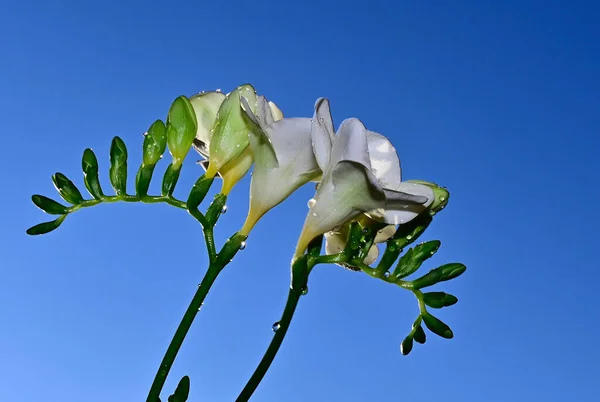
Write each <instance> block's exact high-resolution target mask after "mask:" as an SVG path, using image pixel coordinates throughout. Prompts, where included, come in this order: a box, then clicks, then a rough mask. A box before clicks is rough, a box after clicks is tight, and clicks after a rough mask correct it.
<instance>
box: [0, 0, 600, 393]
mask: <svg viewBox="0 0 600 402" xmlns="http://www.w3.org/2000/svg"><path fill="white" fill-rule="evenodd" d="M1 15H2V23H1V24H0V54H1V58H0V60H1V62H0V110H1V116H2V122H3V124H2V126H3V127H2V139H3V153H2V154H3V155H2V158H1V159H0V167H1V171H2V173H3V175H2V180H3V185H2V187H1V190H0V191H1V192H2V201H1V210H2V214H3V215H2V216H3V218H2V225H1V226H0V227H1V228H0V244H1V248H0V251H1V254H0V255H1V257H2V258H1V261H2V263H1V265H2V268H1V273H2V279H1V280H0V400H2V401H15V402H38V401H42V400H43V401H59V400H60V401H62V402H99V401H102V402H104V401H141V400H145V397H146V393H147V390H148V388H149V386H150V383H151V381H152V378H153V376H154V374H155V370H156V368H157V366H158V364H159V362H160V359H161V358H162V355H163V353H164V351H165V349H166V346H167V344H168V342H169V340H170V339H171V336H172V334H173V331H174V329H175V326H176V325H177V323H178V322H179V319H180V317H181V314H182V313H183V311H184V309H185V307H186V306H187V304H188V301H189V299H190V298H191V296H192V294H193V293H194V291H195V289H196V285H197V283H198V282H199V281H200V279H201V277H202V275H203V273H204V271H205V267H206V258H205V249H204V244H203V242H202V240H201V232H200V228H199V226H198V224H197V223H196V222H195V221H194V220H193V219H192V218H191V217H189V216H187V215H186V214H185V213H184V212H182V211H181V210H177V209H175V208H171V207H167V206H163V205H131V204H128V205H115V204H113V205H107V206H98V207H95V208H92V209H88V210H84V211H80V212H78V213H76V214H74V215H73V216H72V217H69V218H68V219H67V220H66V221H65V223H64V224H63V226H62V227H61V228H60V229H59V230H57V231H56V232H54V233H52V234H50V235H46V236H42V237H36V238H33V237H28V236H27V235H26V234H25V229H26V228H28V227H29V226H32V225H34V224H36V223H38V222H41V221H45V220H49V219H48V216H47V215H44V214H43V213H42V212H41V211H39V210H38V209H36V208H35V207H34V206H33V204H31V202H30V198H29V197H30V195H31V194H34V193H41V194H45V195H48V196H52V197H57V195H56V193H55V191H54V189H53V186H52V183H51V180H50V176H51V175H52V174H53V173H54V172H56V171H60V172H63V173H65V174H67V176H69V177H71V178H72V179H73V180H74V181H75V182H76V183H77V184H78V185H80V186H81V188H82V189H83V185H82V179H81V171H80V166H81V165H80V163H81V162H80V159H81V154H82V152H83V150H84V149H85V148H86V147H92V148H93V149H94V150H95V151H96V153H97V155H98V157H99V160H100V163H101V169H102V172H101V174H102V180H103V183H104V186H105V189H106V190H107V191H108V189H109V188H110V187H109V186H108V180H107V170H108V150H109V146H110V141H111V138H112V137H113V136H115V135H119V136H121V137H122V138H123V139H124V140H125V142H126V143H127V145H128V146H129V149H130V166H131V167H130V170H131V174H130V177H131V178H133V174H134V173H133V172H134V169H137V166H138V164H139V162H140V159H141V143H142V133H143V132H144V131H145V130H146V129H147V127H148V126H149V125H150V124H151V123H152V121H154V120H155V119H157V118H164V117H165V116H166V112H167V110H168V107H169V105H170V103H171V101H172V100H173V99H174V98H175V97H176V96H178V95H181V94H185V95H192V94H194V93H196V92H199V91H201V90H213V89H216V88H221V89H223V90H224V91H230V90H232V89H233V88H235V87H236V86H237V85H239V84H242V83H246V82H250V83H252V84H253V85H254V86H255V87H256V88H257V89H258V90H259V92H261V93H263V94H265V95H266V96H267V97H269V98H270V99H272V100H274V101H275V102H276V103H277V104H278V105H279V106H280V107H281V108H282V110H283V111H284V112H285V114H286V115H287V116H311V115H312V108H313V104H314V101H315V99H316V98H317V97H320V96H325V97H328V98H329V99H330V100H331V104H332V111H333V116H334V121H335V123H336V125H337V124H339V123H340V122H341V121H342V120H343V119H345V118H347V117H352V116H356V117H359V118H360V119H362V120H363V122H364V123H365V124H366V125H367V127H369V128H370V129H372V130H374V131H377V132H381V133H383V134H385V135H387V136H389V137H390V138H391V140H392V141H393V143H394V144H395V146H396V147H397V149H398V152H399V154H400V158H401V160H402V166H403V172H404V178H405V179H425V180H430V181H435V182H437V183H439V184H442V185H445V186H447V187H448V188H449V190H450V191H451V201H450V204H449V206H448V208H447V209H446V210H444V211H443V213H441V214H440V215H438V216H437V217H436V219H435V221H434V223H433V225H432V226H431V227H430V229H429V230H428V231H427V233H426V234H425V236H424V237H423V239H424V240H429V239H440V240H442V243H443V245H442V248H441V249H440V251H439V253H438V254H437V255H436V256H435V257H434V259H432V260H431V261H430V262H429V263H427V264H426V266H425V267H424V268H423V269H424V270H427V269H429V268H433V267H434V266H437V265H441V264H443V263H446V262H452V261H459V262H464V263H465V264H466V265H467V266H468V270H467V273H466V274H465V275H463V276H462V277H460V278H459V279H457V280H456V281H452V282H446V283H444V284H442V286H438V287H437V289H439V290H445V291H447V292H450V293H453V294H455V295H457V296H458V297H459V299H460V302H459V303H458V304H457V305H456V306H453V307H450V308H448V309H445V310H442V311H440V312H439V317H440V318H442V319H443V320H444V321H445V322H447V323H448V324H449V325H450V326H451V327H452V328H453V330H454V332H455V338H454V339H453V340H444V339H441V338H438V337H435V336H429V339H428V342H427V344H426V345H424V346H421V345H416V346H415V348H414V350H413V352H412V353H411V354H410V355H409V356H408V357H403V356H402V355H401V354H400V351H399V345H400V342H401V340H402V339H403V337H404V336H405V335H406V333H407V332H408V331H409V330H410V326H411V324H412V321H413V320H414V318H415V317H416V314H417V305H416V302H415V300H414V298H413V297H412V295H410V294H409V293H408V292H406V291H403V290H402V289H399V288H396V287H393V286H391V285H387V284H385V283H383V282H381V281H377V280H374V279H372V278H369V277H367V276H366V275H363V274H358V273H352V272H349V271H346V270H343V269H342V268H340V267H337V266H319V267H318V269H316V270H315V272H314V273H313V275H312V276H311V278H310V285H309V287H310V291H309V293H308V295H307V296H306V297H304V298H303V299H302V300H301V304H300V306H299V309H298V312H297V314H296V317H295V319H294V321H293V323H292V327H291V329H290V333H289V334H288V337H287V338H286V341H285V343H284V345H283V347H282V349H281V352H280V353H279V355H278V356H277V359H276V361H275V363H274V364H273V367H272V370H271V371H270V372H269V373H268V375H267V376H266V378H265V380H264V382H263V383H262V384H261V386H260V387H259V389H258V391H257V393H256V394H255V398H254V399H253V400H256V401H258V402H282V401H283V402H300V401H324V402H325V401H333V402H337V401H340V402H368V401H381V402H392V401H393V402H395V401H409V400H415V399H416V398H419V400H424V401H439V400H444V401H459V402H463V401H473V402H475V401H494V402H495V401H498V402H500V401H502V402H504V401H509V400H510V401H534V400H545V401H571V400H573V401H575V400H577V401H597V400H598V399H597V393H598V391H597V387H598V378H600V370H599V369H598V361H599V360H600V348H599V347H598V338H599V337H600V324H599V320H598V319H599V316H598V308H597V303H598V281H599V280H600V265H599V261H600V259H599V257H598V246H597V242H598V240H600V238H599V236H598V227H599V226H600V219H599V218H598V216H599V215H598V213H597V211H596V208H597V202H598V200H600V190H599V187H600V186H599V184H600V182H599V180H598V175H599V172H600V169H599V168H598V163H599V162H598V154H599V152H600V142H599V140H598V134H599V133H600V122H599V119H600V79H599V78H598V71H600V35H599V34H600V28H599V27H598V20H599V17H600V15H599V7H598V5H597V4H596V3H595V2H593V1H475V0H472V1H453V2H449V1H398V2H397V1H391V0H390V1H378V0H371V1H367V2H358V3H350V2H334V1H318V2H317V1H303V2H285V1H260V2H256V1H253V2H252V1H251V2H244V1H237V0H231V1H228V2H218V1H213V2H201V1H173V2H167V1H155V2H150V1H119V2H117V1H103V2H82V1H60V0H57V1H52V2H49V1H23V2H16V1H13V2H8V1H4V2H2V6H1ZM196 159H198V157H197V156H196V155H191V158H189V163H188V164H187V165H186V166H185V167H184V174H183V176H182V179H181V182H180V185H179V187H178V190H177V191H176V194H177V195H178V196H179V197H180V198H184V197H185V196H186V194H187V190H188V189H189V188H190V187H191V184H192V183H193V181H194V180H195V179H196V178H197V177H198V176H199V175H200V174H201V170H200V167H198V166H196V165H195V164H194V163H193V162H194V161H195V160H196ZM166 165H167V162H166V161H163V162H162V165H161V166H162V169H164V168H165V167H166ZM159 171H162V170H160V169H159ZM130 180H131V179H130ZM158 181H159V180H157V182H158ZM131 182H132V180H131ZM154 188H156V187H154ZM130 189H131V191H133V185H132V184H131V186H130ZM312 193H313V188H312V186H307V187H305V188H303V189H302V190H301V191H299V192H297V193H295V194H294V195H293V196H292V197H291V198H290V199H289V200H288V201H287V202H286V203H285V204H283V205H281V206H280V207H278V208H277V209H276V210H273V211H272V212H271V213H269V214H268V215H267V216H266V217H265V218H264V219H263V220H262V221H261V222H260V223H259V225H258V227H257V228H256V229H255V231H254V232H253V233H252V235H251V237H250V239H249V241H248V247H247V248H246V250H244V251H242V252H240V254H238V256H237V257H236V258H235V259H234V262H233V264H231V266H230V267H229V268H228V269H226V270H225V271H224V273H223V275H222V277H221V278H219V280H218V282H217V283H216V285H215V287H214V288H213V291H212V293H211V294H210V295H209V297H208V299H207V301H206V303H205V305H204V307H203V309H202V312H201V314H200V315H199V316H198V319H197V321H196V322H195V324H194V326H193V328H192V331H191V332H190V335H189V337H188V340H187V342H186V343H185V345H184V347H183V349H182V352H181V355H180V358H178V359H177V361H176V363H175V366H174V368H173V371H172V375H171V377H170V378H169V381H168V383H167V388H166V389H167V390H168V391H172V390H173V389H174V387H175V384H176V383H177V381H178V380H179V378H181V376H182V375H185V374H188V375H190V377H191V380H192V390H191V396H190V401H191V402H203V401H210V402H218V401H224V402H225V401H232V400H234V398H235V397H236V396H237V395H238V392H239V391H240V390H241V389H242V387H243V385H244V384H245V382H246V380H247V379H248V378H249V375H250V373H251V372H252V371H253V370H254V368H255V366H256V364H257V362H258V361H259V359H260V357H261V356H262V354H263V352H264V350H265V348H266V346H267V344H268V342H269V341H270V339H271V337H272V331H271V325H272V323H273V322H274V321H276V320H277V319H278V317H279V316H280V314H281V310H282V308H283V304H284V302H285V297H286V295H287V289H288V283H289V261H290V258H291V256H292V253H293V250H294V247H295V244H296V239H297V236H298V234H299V231H300V228H301V225H302V223H303V221H304V217H305V214H306V212H307V206H306V202H307V200H308V199H309V198H310V197H311V195H312ZM247 198H248V180H245V181H244V182H242V183H241V184H240V185H239V186H238V187H236V189H235V190H234V192H233V193H232V196H231V199H230V201H229V202H228V206H229V212H227V214H226V215H224V216H223V218H222V219H221V220H220V221H219V224H218V226H217V228H216V229H217V239H218V241H219V242H221V243H222V242H223V241H224V239H226V238H227V237H228V236H230V235H231V234H233V233H234V232H235V231H236V230H237V229H239V228H240V226H241V224H242V222H243V219H244V216H245V213H246V211H247V201H248V200H247ZM595 395H596V396H595Z"/></svg>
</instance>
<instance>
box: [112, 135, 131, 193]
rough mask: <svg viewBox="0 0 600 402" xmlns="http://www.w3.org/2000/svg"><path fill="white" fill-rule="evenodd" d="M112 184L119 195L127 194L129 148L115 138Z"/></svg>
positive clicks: (113, 141)
mask: <svg viewBox="0 0 600 402" xmlns="http://www.w3.org/2000/svg"><path fill="white" fill-rule="evenodd" d="M109 176H110V184H111V185H112V187H113V188H114V190H115V193H116V194H117V195H122V194H126V193H127V147H126V146H125V143H124V142H123V140H122V139H121V138H119V137H115V138H113V140H112V143H111V145H110V170H109Z"/></svg>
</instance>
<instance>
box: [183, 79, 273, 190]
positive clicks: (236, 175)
mask: <svg viewBox="0 0 600 402" xmlns="http://www.w3.org/2000/svg"><path fill="white" fill-rule="evenodd" d="M241 96H244V97H245V98H246V99H247V100H248V103H249V107H250V109H251V110H252V111H254V110H255V109H256V99H257V97H256V91H255V90H254V88H253V87H252V86H251V85H249V84H246V85H241V86H239V87H238V88H236V89H235V90H234V91H232V92H231V93H229V94H226V95H225V94H223V93H222V92H218V91H215V92H205V93H201V94H198V95H195V96H192V97H191V98H190V102H191V104H192V106H193V108H194V111H195V113H196V119H197V120H198V130H197V132H196V138H195V140H194V148H195V149H196V151H198V153H200V154H201V155H202V156H203V157H204V158H205V161H203V162H202V163H201V165H202V166H203V167H204V168H205V169H206V176H207V177H214V176H215V175H217V174H218V175H219V176H221V177H222V178H223V188H222V189H221V193H223V194H229V192H230V191H231V189H232V188H233V186H234V185H235V184H236V183H237V182H238V181H240V180H241V178H242V177H244V175H245V174H246V173H247V172H248V170H249V169H250V167H251V166H252V162H253V156H252V150H251V149H250V147H249V146H248V132H249V127H248V124H247V122H246V119H245V118H244V117H243V116H242V115H243V113H242V111H241V109H240V97H241ZM269 105H270V108H271V111H272V114H273V116H272V117H273V118H274V119H275V120H279V119H281V118H282V117H283V116H282V113H281V111H280V110H279V109H278V108H277V106H276V105H275V104H274V103H272V102H269Z"/></svg>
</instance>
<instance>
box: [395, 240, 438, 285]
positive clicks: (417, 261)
mask: <svg viewBox="0 0 600 402" xmlns="http://www.w3.org/2000/svg"><path fill="white" fill-rule="evenodd" d="M440 245H441V242H440V241H439V240H432V241H428V242H425V243H421V244H419V245H417V246H415V247H413V248H411V249H410V250H408V251H407V252H406V254H404V255H403V256H402V258H400V261H398V265H397V266H396V269H395V270H394V274H393V276H394V277H395V278H397V279H402V278H404V277H407V276H409V275H411V274H412V273H414V272H415V271H417V270H418V269H419V268H420V267H421V264H423V262H424V261H425V260H427V259H428V258H430V257H431V256H432V255H433V254H435V252H436V251H437V250H438V249H439V248H440Z"/></svg>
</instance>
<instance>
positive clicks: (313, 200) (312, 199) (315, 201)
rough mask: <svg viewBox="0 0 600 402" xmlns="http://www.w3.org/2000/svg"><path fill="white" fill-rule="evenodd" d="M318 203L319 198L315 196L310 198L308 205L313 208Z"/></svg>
mask: <svg viewBox="0 0 600 402" xmlns="http://www.w3.org/2000/svg"><path fill="white" fill-rule="evenodd" d="M316 203H317V200H315V199H314V198H311V199H310V200H308V207H309V208H312V207H314V206H315V204H316Z"/></svg>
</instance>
